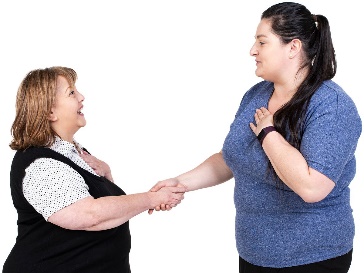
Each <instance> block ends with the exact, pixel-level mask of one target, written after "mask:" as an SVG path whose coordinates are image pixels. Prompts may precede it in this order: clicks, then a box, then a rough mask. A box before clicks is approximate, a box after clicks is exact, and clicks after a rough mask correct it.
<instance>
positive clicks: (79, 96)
mask: <svg viewBox="0 0 364 273" xmlns="http://www.w3.org/2000/svg"><path fill="white" fill-rule="evenodd" d="M77 93H78V100H79V101H80V102H83V101H84V100H85V97H84V96H83V95H82V94H81V93H80V92H77Z"/></svg>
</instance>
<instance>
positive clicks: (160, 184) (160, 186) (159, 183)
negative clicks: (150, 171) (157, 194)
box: [149, 182, 165, 191]
mask: <svg viewBox="0 0 364 273" xmlns="http://www.w3.org/2000/svg"><path fill="white" fill-rule="evenodd" d="M163 187H165V183H163V182H158V183H157V184H155V185H154V186H153V187H152V188H151V189H150V190H149V191H159V190H160V189H161V188H163Z"/></svg>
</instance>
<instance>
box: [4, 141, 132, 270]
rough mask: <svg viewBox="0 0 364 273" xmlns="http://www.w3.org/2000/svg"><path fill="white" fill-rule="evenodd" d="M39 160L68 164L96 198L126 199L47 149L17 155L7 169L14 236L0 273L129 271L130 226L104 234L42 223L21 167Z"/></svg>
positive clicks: (108, 184)
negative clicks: (29, 197) (14, 219)
mask: <svg viewBox="0 0 364 273" xmlns="http://www.w3.org/2000/svg"><path fill="white" fill-rule="evenodd" d="M37 158H53V159H56V160H58V161H61V162H63V163H65V164H68V165H69V166H71V167H72V168H73V169H75V170H76V171H77V172H78V173H79V174H80V175H81V176H82V177H83V178H84V179H85V181H86V184H87V185H88V186H89V192H90V194H91V195H92V196H93V197H94V198H99V197H103V196H118V195H125V192H124V191H123V190H122V189H120V188H119V187H118V186H117V185H115V184H114V183H112V182H110V181H109V180H107V179H106V178H104V177H98V176H96V175H93V174H92V173H90V172H88V171H86V170H84V169H82V168H81V167H79V166H78V165H77V164H75V163H74V162H72V161H71V160H70V159H68V158H66V157H65V156H63V155H61V154H59V153H57V152H55V151H53V150H51V149H49V148H35V147H31V148H28V149H27V150H25V151H17V152H16V154H15V156H14V159H13V162H12V166H11V171H10V188H11V194H12V198H13V203H14V206H15V208H16V210H17V213H18V222H17V224H18V236H17V238H16V243H15V245H14V247H13V249H12V251H11V253H10V254H9V256H8V258H7V260H6V262H5V264H4V267H3V273H20V272H21V273H28V272H29V273H30V272H32V273H33V272H34V273H43V272H47V273H49V272H51V273H58V272H62V273H68V272H77V273H81V272H85V273H86V272H87V273H114V272H115V273H128V272H130V266H129V252H130V247H131V238H130V231H129V222H126V223H124V224H123V225H121V226H119V227H116V228H113V229H108V230H103V231H80V230H68V229H64V228H61V227H59V226H56V225H54V224H52V223H49V222H47V221H45V219H44V218H43V216H42V215H41V214H39V213H38V212H37V211H36V210H35V209H34V208H33V207H32V206H31V205H30V204H29V203H28V201H27V200H26V199H25V197H24V195H23V190H22V182H23V178H24V176H25V169H26V168H27V167H28V166H29V165H30V164H31V163H32V162H33V161H34V160H35V159H37Z"/></svg>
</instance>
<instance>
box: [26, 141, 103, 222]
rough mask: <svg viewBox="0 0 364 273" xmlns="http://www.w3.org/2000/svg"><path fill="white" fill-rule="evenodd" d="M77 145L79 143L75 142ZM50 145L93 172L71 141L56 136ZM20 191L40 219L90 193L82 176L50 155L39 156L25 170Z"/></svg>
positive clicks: (46, 217)
mask: <svg viewBox="0 0 364 273" xmlns="http://www.w3.org/2000/svg"><path fill="white" fill-rule="evenodd" d="M75 143H76V145H78V147H79V148H82V146H81V145H80V144H79V143H77V142H75ZM50 149H52V150H54V151H56V152H58V153H60V154H62V155H64V156H65V157H67V158H69V159H71V160H72V161H73V162H74V163H75V164H77V165H78V166H80V167H81V168H83V169H85V170H87V171H89V172H91V173H93V174H96V173H95V172H94V171H93V170H92V168H91V167H90V166H89V165H88V164H87V163H86V162H85V161H84V160H83V159H82V158H81V157H80V156H79V154H78V152H77V150H76V148H75V146H74V145H73V144H72V143H69V142H67V141H64V140H62V139H60V138H57V139H56V141H55V143H54V144H53V145H52V146H51V147H50ZM25 172H26V174H25V177H24V179H23V193H24V196H25V198H26V199H27V200H28V202H29V203H30V204H31V205H32V206H33V207H34V209H35V210H36V211H37V212H39V213H40V214H41V215H42V216H43V217H44V219H46V220H48V217H49V216H51V215H52V214H53V213H55V212H57V211H59V210H61V209H63V208H65V207H67V206H69V205H71V204H73V203H75V202H76V201H78V200H80V199H83V198H85V197H88V196H90V193H89V192H88V186H87V184H86V182H85V180H84V179H83V177H82V176H81V175H80V174H79V173H78V172H76V171H75V170H74V169H73V168H71V167H70V166H69V165H67V164H65V163H63V162H60V161H58V160H55V159H52V158H39V159H36V160H35V161H34V162H33V163H32V164H30V165H29V166H28V168H27V169H26V170H25Z"/></svg>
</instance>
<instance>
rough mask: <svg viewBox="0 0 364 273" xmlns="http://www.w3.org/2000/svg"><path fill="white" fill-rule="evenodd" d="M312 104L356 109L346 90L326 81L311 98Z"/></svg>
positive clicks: (330, 81)
mask: <svg viewBox="0 0 364 273" xmlns="http://www.w3.org/2000/svg"><path fill="white" fill-rule="evenodd" d="M310 103H316V104H325V105H329V106H330V107H335V108H336V107H342V108H345V107H348V106H349V107H354V109H355V110H356V106H355V103H354V101H353V100H352V99H351V97H350V96H349V95H348V94H347V93H346V92H345V91H344V89H343V88H342V87H341V86H340V85H338V84H337V83H336V82H334V81H332V80H328V81H324V82H323V83H322V84H321V86H320V87H319V88H318V89H317V91H316V92H315V93H314V95H313V96H312V98H311V102H310Z"/></svg>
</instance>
